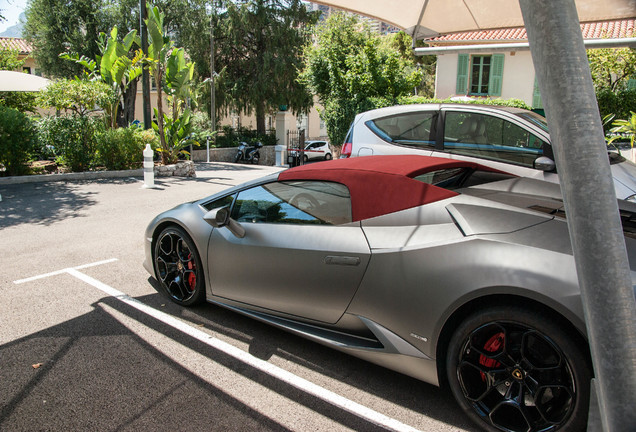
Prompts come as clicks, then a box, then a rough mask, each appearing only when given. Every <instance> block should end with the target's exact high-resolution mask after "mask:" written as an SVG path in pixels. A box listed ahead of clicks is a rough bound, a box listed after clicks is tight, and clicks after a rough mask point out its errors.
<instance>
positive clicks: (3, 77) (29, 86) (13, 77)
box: [0, 71, 51, 92]
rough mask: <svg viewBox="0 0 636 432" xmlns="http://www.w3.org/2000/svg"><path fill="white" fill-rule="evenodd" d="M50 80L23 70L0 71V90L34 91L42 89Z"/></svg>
mask: <svg viewBox="0 0 636 432" xmlns="http://www.w3.org/2000/svg"><path fill="white" fill-rule="evenodd" d="M49 82H51V81H50V80H48V79H46V78H42V77H39V76H37V75H31V74H28V73H24V72H13V71H0V91H21V92H36V91H40V90H42V89H44V87H46V86H47V85H48V84H49Z"/></svg>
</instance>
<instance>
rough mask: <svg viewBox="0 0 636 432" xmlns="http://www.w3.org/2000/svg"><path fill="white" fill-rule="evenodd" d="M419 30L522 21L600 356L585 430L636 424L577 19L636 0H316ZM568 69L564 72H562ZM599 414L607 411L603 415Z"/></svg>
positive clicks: (635, 348) (628, 321)
mask: <svg viewBox="0 0 636 432" xmlns="http://www.w3.org/2000/svg"><path fill="white" fill-rule="evenodd" d="M313 1H315V2H316V3H320V4H324V5H329V6H334V7H338V8H343V9H346V10H349V11H352V12H356V13H359V14H362V15H367V16H371V17H374V18H378V19H380V20H382V21H385V22H388V23H391V24H394V25H396V26H397V27H400V28H402V29H404V30H405V31H406V32H407V33H409V34H410V35H411V36H413V37H414V39H422V38H425V37H432V36H438V35H440V34H448V33H455V32H461V31H475V30H486V29H493V28H505V27H519V26H521V25H525V27H526V31H527V33H528V41H529V43H530V49H531V52H532V59H533V63H534V66H535V72H536V78H537V81H538V83H539V89H540V91H541V96H542V98H543V102H544V107H545V111H546V117H547V120H548V124H549V127H550V135H551V137H552V142H553V145H554V146H553V148H554V150H555V157H556V162H557V166H558V167H559V176H560V179H561V190H562V192H563V198H564V203H565V209H566V213H567V218H568V229H569V230H570V239H571V241H572V250H573V253H574V259H575V263H576V269H577V274H578V278H579V285H580V287H581V300H582V302H583V309H584V312H585V320H586V326H587V333H588V340H589V343H590V351H591V354H592V358H593V361H594V371H595V377H596V378H595V380H594V381H595V382H594V386H593V387H592V389H593V390H596V392H597V393H598V404H596V403H594V404H593V405H590V411H591V416H590V424H589V425H588V428H589V429H588V430H599V429H601V426H600V424H599V423H602V428H603V429H604V430H611V431H613V432H615V431H626V432H627V431H633V430H635V428H636V410H634V407H635V406H636V399H635V398H636V378H634V377H636V301H635V299H634V287H633V285H632V281H631V274H630V269H629V261H628V259H627V251H626V248H625V238H624V235H623V230H622V226H621V220H620V216H619V212H618V205H617V201H616V194H615V192H614V188H613V185H612V178H611V174H610V167H609V161H608V157H607V148H606V146H605V141H604V136H603V128H602V124H601V119H600V115H599V112H598V106H597V102H596V96H595V94H594V87H593V83H592V78H591V75H590V69H589V63H588V60H587V54H586V51H585V47H584V44H583V37H582V35H581V29H580V26H579V22H586V21H601V20H609V19H619V18H633V17H636V0H604V1H602V2H601V1H598V0H518V1H514V0H391V1H384V0H313ZM564 77H567V79H563V78H564ZM599 418H600V421H599Z"/></svg>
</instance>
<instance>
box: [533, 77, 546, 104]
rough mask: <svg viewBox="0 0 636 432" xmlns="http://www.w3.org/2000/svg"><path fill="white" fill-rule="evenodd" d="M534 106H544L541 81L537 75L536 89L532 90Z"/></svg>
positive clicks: (535, 80) (535, 78)
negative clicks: (540, 89)
mask: <svg viewBox="0 0 636 432" xmlns="http://www.w3.org/2000/svg"><path fill="white" fill-rule="evenodd" d="M532 108H538V109H541V108H543V101H542V100H541V92H540V91H539V82H538V81H537V77H534V91H533V92H532Z"/></svg>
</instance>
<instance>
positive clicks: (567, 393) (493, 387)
mask: <svg viewBox="0 0 636 432" xmlns="http://www.w3.org/2000/svg"><path fill="white" fill-rule="evenodd" d="M574 341H575V338H573V337H571V335H570V333H568V332H567V331H566V330H565V329H564V326H563V325H560V324H557V322H556V321H555V320H552V319H551V318H550V317H549V316H547V315H544V314H542V313H539V312H534V311H528V310H525V309H521V308H515V307H509V308H504V307H497V308H491V309H487V310H484V311H481V312H478V313H476V314H474V315H472V316H471V317H469V318H468V319H467V320H465V321H464V322H463V323H462V324H461V325H460V326H459V328H458V329H457V331H456V333H455V334H454V335H453V337H452V339H451V342H450V345H449V350H448V357H447V359H446V361H447V373H448V380H449V384H450V387H451V390H452V392H453V395H454V396H455V398H456V399H457V401H458V402H459V404H460V405H461V406H462V408H463V409H464V411H465V412H466V413H467V414H468V415H469V416H470V417H471V418H472V419H473V420H474V421H476V422H477V423H478V424H480V425H481V426H482V427H483V428H485V429H486V430H489V431H506V432H522V431H523V432H539V431H541V432H553V431H572V432H573V431H584V430H585V425H586V422H587V413H588V407H589V387H590V379H591V367H590V364H589V362H588V360H587V358H588V356H587V354H586V353H585V352H584V351H583V350H582V349H581V348H580V347H579V346H578V345H577V344H576V343H575V342H574Z"/></svg>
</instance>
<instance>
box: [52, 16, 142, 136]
mask: <svg viewBox="0 0 636 432" xmlns="http://www.w3.org/2000/svg"><path fill="white" fill-rule="evenodd" d="M117 33H118V31H117V27H116V26H115V27H113V29H112V30H111V32H110V35H108V36H107V35H106V34H105V33H100V35H99V41H98V44H99V46H100V48H101V55H98V56H97V58H96V60H92V59H89V58H87V57H85V56H82V57H79V56H78V55H77V54H74V55H71V54H68V53H63V54H60V57H61V58H64V59H67V60H70V61H73V62H75V63H77V64H80V65H82V66H84V70H85V78H87V79H90V80H95V81H102V82H104V83H106V84H107V85H108V86H110V87H111V88H112V89H113V91H114V92H115V95H116V100H115V101H113V103H112V104H111V105H109V106H108V107H105V111H106V114H107V117H108V126H109V127H111V128H115V127H117V114H118V110H119V107H120V105H123V104H124V103H125V102H124V95H125V94H126V91H127V90H128V87H129V85H130V83H132V82H133V81H134V80H136V79H137V78H138V77H139V76H140V75H141V72H142V69H141V65H142V59H143V53H142V52H141V50H140V49H137V50H136V51H134V55H133V57H132V58H130V57H129V53H130V52H131V51H132V50H133V44H136V45H137V46H141V40H140V38H139V36H138V35H137V30H132V31H130V32H129V33H128V34H127V35H126V36H124V39H123V41H119V40H118V38H117Z"/></svg>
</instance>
